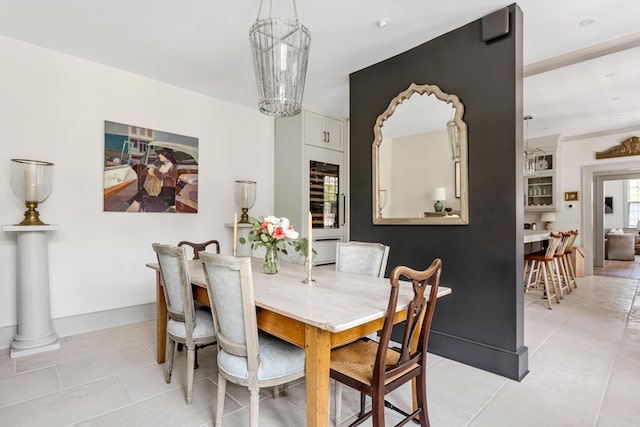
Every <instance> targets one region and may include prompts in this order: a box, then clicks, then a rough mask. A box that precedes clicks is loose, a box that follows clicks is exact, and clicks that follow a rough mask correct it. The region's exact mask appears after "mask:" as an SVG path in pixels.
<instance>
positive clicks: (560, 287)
mask: <svg viewBox="0 0 640 427" xmlns="http://www.w3.org/2000/svg"><path fill="white" fill-rule="evenodd" d="M560 265H561V262H560V261H559V260H558V258H557V257H554V258H553V269H554V271H555V278H556V280H557V281H558V295H559V296H560V298H564V296H563V295H562V290H563V289H564V288H563V284H564V282H563V280H562V278H563V276H562V268H561V266H560ZM565 288H566V284H565Z"/></svg>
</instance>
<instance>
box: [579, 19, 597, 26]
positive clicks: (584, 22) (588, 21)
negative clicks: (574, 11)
mask: <svg viewBox="0 0 640 427" xmlns="http://www.w3.org/2000/svg"><path fill="white" fill-rule="evenodd" d="M594 22H596V18H587V19H583V20H582V21H580V24H579V25H580V26H581V27H588V26H589V25H591V24H593V23H594Z"/></svg>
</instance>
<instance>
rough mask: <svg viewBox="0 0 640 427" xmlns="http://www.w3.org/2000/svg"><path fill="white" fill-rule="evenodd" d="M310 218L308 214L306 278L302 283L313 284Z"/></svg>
mask: <svg viewBox="0 0 640 427" xmlns="http://www.w3.org/2000/svg"><path fill="white" fill-rule="evenodd" d="M311 221H312V217H311V212H309V217H308V224H307V278H306V279H304V280H303V281H302V283H313V282H315V280H314V279H313V277H311V267H312V266H313V243H311V242H312V239H313V234H312V231H311V229H312V223H311Z"/></svg>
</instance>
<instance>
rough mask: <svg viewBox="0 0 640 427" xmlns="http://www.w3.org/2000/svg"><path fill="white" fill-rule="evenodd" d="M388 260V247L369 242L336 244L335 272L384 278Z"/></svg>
mask: <svg viewBox="0 0 640 427" xmlns="http://www.w3.org/2000/svg"><path fill="white" fill-rule="evenodd" d="M388 258H389V246H385V245H383V244H381V243H369V242H338V244H337V245H336V270H337V271H342V272H346V273H357V274H366V275H367V276H374V277H384V273H385V271H386V269H387V260H388Z"/></svg>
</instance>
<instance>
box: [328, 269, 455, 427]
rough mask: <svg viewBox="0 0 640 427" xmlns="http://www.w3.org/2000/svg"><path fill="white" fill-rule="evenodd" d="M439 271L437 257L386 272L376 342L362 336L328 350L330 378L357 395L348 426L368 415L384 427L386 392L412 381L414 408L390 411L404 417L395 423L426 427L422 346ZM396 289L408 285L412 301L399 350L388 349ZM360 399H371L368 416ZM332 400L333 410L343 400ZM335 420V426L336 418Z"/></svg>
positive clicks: (426, 341) (429, 325) (424, 367)
mask: <svg viewBox="0 0 640 427" xmlns="http://www.w3.org/2000/svg"><path fill="white" fill-rule="evenodd" d="M441 271H442V261H441V260H440V259H435V260H434V261H433V262H432V263H431V266H430V267H429V268H427V269H426V270H424V271H416V270H413V269H411V268H409V267H405V266H398V267H395V268H394V269H393V271H392V272H391V278H390V282H391V293H390V295H389V305H388V307H387V313H386V316H385V319H384V326H383V328H382V335H381V336H380V341H379V342H376V341H373V340H370V339H369V338H363V339H360V340H358V341H355V342H352V343H350V344H347V345H345V346H343V347H339V348H337V349H335V350H333V351H332V352H331V369H330V373H331V378H333V379H335V380H336V381H338V382H340V383H342V384H345V385H347V386H349V387H351V388H353V389H355V390H357V391H359V392H360V394H361V399H360V404H361V406H360V414H359V415H358V417H357V419H356V420H355V421H354V422H353V423H352V424H351V426H354V425H357V424H360V423H361V422H362V421H364V420H365V419H367V418H369V417H370V416H372V417H373V420H372V421H373V426H374V427H382V426H384V425H385V421H384V408H385V400H384V397H385V394H387V393H390V392H392V391H393V390H395V389H397V388H398V387H400V386H401V385H403V384H405V383H407V382H409V381H411V380H413V379H415V393H416V401H417V402H416V403H417V409H415V410H413V411H412V412H411V413H407V412H405V411H402V410H399V409H398V408H395V407H394V408H392V409H396V410H398V412H400V413H401V414H403V415H404V416H405V418H404V420H403V421H402V422H401V423H399V424H398V425H403V424H405V423H406V422H408V421H409V420H417V419H418V418H419V421H420V425H421V426H423V427H427V426H429V412H428V410H427V388H426V369H427V344H428V341H429V331H430V330H431V320H432V319H433V313H434V310H435V306H436V300H437V295H438V286H439V285H440V274H441ZM405 279H408V280H409V281H408V282H407V281H405ZM400 286H412V287H413V298H412V300H411V302H410V303H409V307H408V308H407V319H406V321H405V322H404V324H403V327H402V330H401V332H402V342H400V347H399V348H396V347H394V348H389V345H390V341H391V332H392V329H393V320H394V316H395V313H396V306H397V303H398V294H399V290H400ZM365 395H367V396H370V397H371V400H372V409H371V410H370V411H368V412H365V407H364V396H365ZM335 398H336V406H338V405H337V404H338V399H341V398H342V396H341V395H340V393H338V392H336V397H335ZM336 416H337V418H336V425H338V422H339V414H336Z"/></svg>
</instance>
